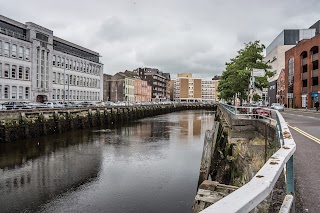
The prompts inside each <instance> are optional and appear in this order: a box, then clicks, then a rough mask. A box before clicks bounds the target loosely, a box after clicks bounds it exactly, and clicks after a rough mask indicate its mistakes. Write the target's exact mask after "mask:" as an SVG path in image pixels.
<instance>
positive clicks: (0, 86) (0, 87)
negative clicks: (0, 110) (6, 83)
mask: <svg viewBox="0 0 320 213" xmlns="http://www.w3.org/2000/svg"><path fill="white" fill-rule="evenodd" d="M1 99H2V85H1V84H0V100H1Z"/></svg>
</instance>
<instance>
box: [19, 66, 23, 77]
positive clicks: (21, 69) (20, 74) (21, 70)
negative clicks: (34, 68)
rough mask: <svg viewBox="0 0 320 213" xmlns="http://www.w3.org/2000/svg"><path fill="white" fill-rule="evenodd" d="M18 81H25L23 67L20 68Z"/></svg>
mask: <svg viewBox="0 0 320 213" xmlns="http://www.w3.org/2000/svg"><path fill="white" fill-rule="evenodd" d="M18 79H21V80H22V79H23V67H22V66H19V72H18Z"/></svg>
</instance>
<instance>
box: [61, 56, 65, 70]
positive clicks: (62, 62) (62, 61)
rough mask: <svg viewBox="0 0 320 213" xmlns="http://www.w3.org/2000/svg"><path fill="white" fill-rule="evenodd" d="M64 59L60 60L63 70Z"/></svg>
mask: <svg viewBox="0 0 320 213" xmlns="http://www.w3.org/2000/svg"><path fill="white" fill-rule="evenodd" d="M64 60H65V59H64V58H62V60H61V67H62V68H63V67H64Z"/></svg>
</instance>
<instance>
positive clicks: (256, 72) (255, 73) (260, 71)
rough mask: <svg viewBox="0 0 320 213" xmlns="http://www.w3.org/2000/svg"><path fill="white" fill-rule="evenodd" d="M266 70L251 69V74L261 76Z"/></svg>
mask: <svg viewBox="0 0 320 213" xmlns="http://www.w3.org/2000/svg"><path fill="white" fill-rule="evenodd" d="M265 74H266V72H265V71H264V70H263V69H252V76H256V77H263V76H265Z"/></svg>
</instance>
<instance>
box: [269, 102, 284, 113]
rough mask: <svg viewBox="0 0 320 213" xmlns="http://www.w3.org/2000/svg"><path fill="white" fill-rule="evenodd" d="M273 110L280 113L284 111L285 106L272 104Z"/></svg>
mask: <svg viewBox="0 0 320 213" xmlns="http://www.w3.org/2000/svg"><path fill="white" fill-rule="evenodd" d="M271 109H275V110H278V111H284V106H283V104H279V103H273V104H271Z"/></svg>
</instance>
